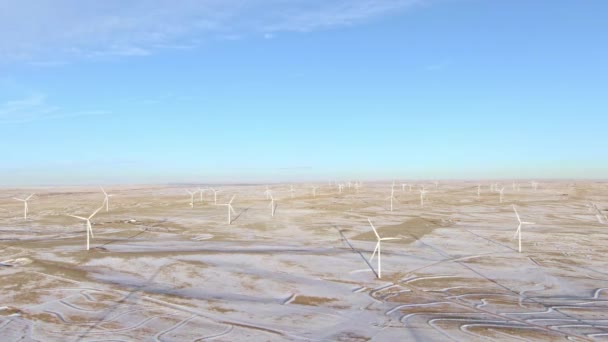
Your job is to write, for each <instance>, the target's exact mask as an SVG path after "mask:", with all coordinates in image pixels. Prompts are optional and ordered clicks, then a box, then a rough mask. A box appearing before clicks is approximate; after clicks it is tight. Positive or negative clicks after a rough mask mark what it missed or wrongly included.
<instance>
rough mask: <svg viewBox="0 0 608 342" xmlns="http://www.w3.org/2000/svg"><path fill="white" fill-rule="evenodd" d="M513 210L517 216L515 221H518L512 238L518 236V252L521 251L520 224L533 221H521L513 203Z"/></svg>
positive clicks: (530, 223)
mask: <svg viewBox="0 0 608 342" xmlns="http://www.w3.org/2000/svg"><path fill="white" fill-rule="evenodd" d="M513 211H515V215H516V216H517V221H519V226H517V230H516V231H515V235H514V236H513V238H516V237H518V236H519V253H521V226H523V225H533V224H535V223H534V222H524V221H522V220H521V218H520V217H519V214H518V213H517V209H515V205H513Z"/></svg>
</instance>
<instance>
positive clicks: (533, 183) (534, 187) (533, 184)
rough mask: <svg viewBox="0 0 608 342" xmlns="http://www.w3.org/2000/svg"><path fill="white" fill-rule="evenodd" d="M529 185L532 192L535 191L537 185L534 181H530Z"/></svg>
mask: <svg viewBox="0 0 608 342" xmlns="http://www.w3.org/2000/svg"><path fill="white" fill-rule="evenodd" d="M530 185H532V188H533V189H534V191H536V190H537V189H538V183H537V182H535V181H531V182H530Z"/></svg>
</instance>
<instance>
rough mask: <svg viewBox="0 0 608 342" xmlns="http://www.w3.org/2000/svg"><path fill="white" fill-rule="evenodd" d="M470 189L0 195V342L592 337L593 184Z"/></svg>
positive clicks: (605, 313) (598, 271) (604, 333)
mask: <svg viewBox="0 0 608 342" xmlns="http://www.w3.org/2000/svg"><path fill="white" fill-rule="evenodd" d="M482 184H483V186H482V188H481V196H479V198H478V196H477V183H475V182H469V183H465V182H442V183H439V185H438V187H437V188H436V187H435V184H432V183H426V184H424V185H425V186H426V189H427V190H428V193H427V196H426V199H425V203H424V207H421V206H420V193H419V191H418V189H419V187H420V186H421V185H423V183H416V184H414V186H413V188H412V190H411V191H410V189H409V186H402V185H401V183H398V184H397V185H396V186H395V198H396V200H395V201H394V211H392V212H391V211H390V201H389V199H388V198H389V196H390V189H391V184H390V183H365V184H363V185H362V187H361V188H360V189H359V190H358V191H357V190H355V188H354V187H352V186H351V187H350V188H349V187H348V185H346V186H345V187H344V190H343V192H342V193H339V191H338V188H337V187H336V186H335V185H332V186H330V185H327V184H325V185H321V184H317V185H316V186H319V188H318V189H317V196H316V197H313V192H312V188H311V187H312V186H313V185H312V184H294V192H293V194H292V192H291V191H290V185H289V184H274V185H270V190H271V191H272V194H273V196H274V198H275V199H276V200H277V202H276V204H277V207H276V213H275V216H274V217H271V208H270V207H269V203H270V201H268V200H266V197H265V194H264V192H265V190H266V187H265V186H221V187H218V188H219V189H220V190H221V191H220V192H219V193H218V199H217V202H218V204H219V203H226V202H227V201H229V200H230V198H231V197H232V196H233V195H236V197H235V200H234V202H233V206H234V210H235V214H234V215H232V219H233V222H232V224H230V225H229V224H228V222H227V210H228V208H227V207H226V206H215V205H214V199H213V194H212V193H211V192H209V191H207V192H205V193H204V194H203V198H202V201H201V198H200V196H199V194H197V195H196V196H195V202H194V208H190V195H188V194H187V193H186V191H185V189H186V188H188V187H177V186H175V187H152V186H148V187H137V188H135V187H132V188H127V187H109V188H108V189H106V190H107V191H108V192H109V193H111V194H113V195H115V196H114V197H111V199H110V211H109V212H106V211H105V208H104V209H103V210H102V211H100V212H99V213H98V214H97V215H96V216H95V217H94V218H93V219H92V220H91V222H92V228H93V233H94V238H93V239H92V240H91V249H90V250H89V251H86V245H85V241H86V240H85V236H86V235H85V222H84V221H80V220H78V219H75V218H72V217H69V216H66V214H73V215H78V216H89V215H90V214H91V213H93V211H95V210H96V209H97V208H99V207H100V206H101V204H102V201H103V198H104V197H103V194H102V193H101V190H99V189H97V188H53V189H50V188H46V189H5V190H1V191H0V336H1V339H0V340H2V341H22V340H24V341H29V340H38V341H198V340H207V339H209V340H211V339H215V340H221V341H236V340H245V339H247V340H250V341H268V340H307V341H308V340H310V341H315V340H323V341H328V340H329V341H360V340H361V341H365V340H378V341H406V340H420V341H433V340H456V341H476V340H608V259H607V257H606V256H607V255H608V219H606V218H605V217H604V216H603V215H605V214H606V209H607V208H608V184H606V183H600V182H590V181H588V182H577V183H574V182H568V183H566V182H541V184H540V185H539V187H538V190H536V191H535V190H534V189H532V188H531V186H530V184H529V183H522V184H521V185H520V188H519V190H518V189H517V187H515V188H514V187H513V186H512V184H511V183H510V182H508V183H507V182H503V185H501V186H500V187H502V186H505V191H504V201H503V203H499V194H498V193H496V192H490V190H489V185H490V184H489V183H487V182H485V183H482ZM195 188H196V187H190V188H189V189H192V190H194V189H195ZM31 192H35V193H36V195H35V196H34V197H32V199H31V200H30V201H29V214H28V219H27V220H24V219H23V204H22V203H21V202H17V201H15V200H13V199H12V197H15V196H17V197H26V196H27V195H28V194H29V193H31ZM292 195H293V198H292ZM513 204H515V205H516V206H517V210H518V212H519V214H520V216H521V217H522V220H523V221H531V222H534V223H535V224H534V225H526V226H523V232H522V234H523V235H522V236H523V240H522V249H523V250H522V253H518V252H517V240H516V239H514V238H513V236H514V233H515V230H516V229H517V225H518V221H517V218H516V216H515V214H514V212H513V208H512V205H513ZM368 218H369V219H371V220H372V222H373V223H374V225H375V226H376V228H377V229H378V232H379V234H380V235H381V236H382V237H399V238H401V239H399V240H392V241H386V242H383V243H382V278H381V279H377V277H376V276H377V273H376V272H377V268H378V264H377V259H378V258H377V257H375V258H374V260H373V261H372V262H370V261H369V259H370V257H371V254H372V252H373V250H374V247H375V245H376V238H375V235H374V233H373V231H372V229H371V227H370V225H369V223H368V221H367V219H368Z"/></svg>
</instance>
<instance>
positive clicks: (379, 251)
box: [367, 218, 401, 279]
mask: <svg viewBox="0 0 608 342" xmlns="http://www.w3.org/2000/svg"><path fill="white" fill-rule="evenodd" d="M367 221H368V222H369V224H370V226H372V229H373V230H374V234H376V239H377V241H378V242H377V243H376V248H374V253H372V257H371V258H370V259H369V262H370V263H371V262H373V261H374V256H375V255H376V252H378V279H381V278H382V246H381V245H380V243H381V242H382V241H388V240H400V239H401V238H397V237H389V238H381V237H380V235H379V234H378V231H376V227H374V224H373V223H372V220H370V219H369V218H368V219H367Z"/></svg>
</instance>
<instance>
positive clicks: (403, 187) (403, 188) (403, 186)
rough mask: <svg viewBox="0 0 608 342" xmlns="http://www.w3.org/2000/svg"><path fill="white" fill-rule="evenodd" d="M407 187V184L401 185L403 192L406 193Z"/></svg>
mask: <svg viewBox="0 0 608 342" xmlns="http://www.w3.org/2000/svg"><path fill="white" fill-rule="evenodd" d="M406 186H407V183H401V192H405V187H406Z"/></svg>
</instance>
